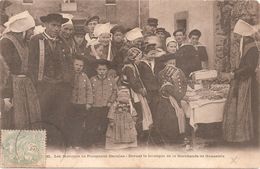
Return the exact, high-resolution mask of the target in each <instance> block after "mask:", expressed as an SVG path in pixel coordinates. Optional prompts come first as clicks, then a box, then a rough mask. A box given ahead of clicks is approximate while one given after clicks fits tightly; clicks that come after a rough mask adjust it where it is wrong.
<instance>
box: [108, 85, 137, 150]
mask: <svg viewBox="0 0 260 169" xmlns="http://www.w3.org/2000/svg"><path fill="white" fill-rule="evenodd" d="M136 116H137V113H136V111H135V109H134V107H133V105H132V102H131V94H130V90H129V89H128V88H127V87H126V86H120V87H119V89H118V96H117V100H116V101H115V102H114V103H113V104H112V106H111V107H110V110H109V113H108V116H107V117H108V119H109V125H108V128H107V133H106V149H124V148H131V147H137V132H136V129H135V123H136Z"/></svg>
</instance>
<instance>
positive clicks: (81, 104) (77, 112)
mask: <svg viewBox="0 0 260 169" xmlns="http://www.w3.org/2000/svg"><path fill="white" fill-rule="evenodd" d="M73 66H74V75H75V76H74V83H73V89H72V98H71V103H72V106H71V107H72V111H70V112H69V113H68V114H67V118H66V119H67V123H66V124H68V126H67V127H68V128H67V131H68V133H69V134H68V137H69V144H70V146H72V147H76V148H77V147H80V146H81V145H82V138H81V136H82V131H83V125H84V116H85V114H86V112H87V110H88V109H89V108H90V107H91V105H92V104H93V94H92V87H91V83H90V80H89V78H88V76H87V75H86V74H85V73H84V72H83V68H84V58H82V57H80V56H76V57H75V59H74V63H73Z"/></svg>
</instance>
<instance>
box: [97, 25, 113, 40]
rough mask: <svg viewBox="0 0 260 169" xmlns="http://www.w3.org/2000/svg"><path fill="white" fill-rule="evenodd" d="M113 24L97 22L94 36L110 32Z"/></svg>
mask: <svg viewBox="0 0 260 169" xmlns="http://www.w3.org/2000/svg"><path fill="white" fill-rule="evenodd" d="M112 27H113V26H112V25H111V24H110V23H109V22H108V23H105V24H97V25H96V26H95V29H94V32H93V33H94V36H95V37H99V36H100V35H101V34H102V33H109V34H110V30H111V29H112Z"/></svg>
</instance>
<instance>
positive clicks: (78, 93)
mask: <svg viewBox="0 0 260 169" xmlns="http://www.w3.org/2000/svg"><path fill="white" fill-rule="evenodd" d="M40 20H41V22H42V25H43V26H36V25H35V21H34V18H33V17H32V16H31V15H30V14H29V13H28V12H27V11H25V12H22V13H19V14H17V15H15V16H12V17H11V18H9V20H8V22H6V23H5V24H4V25H5V27H6V29H5V31H4V32H3V34H2V37H1V41H0V47H1V57H3V58H1V62H3V63H1V64H5V63H6V65H7V66H6V65H5V68H4V67H2V66H1V69H3V70H4V69H5V70H6V71H5V72H6V73H5V74H6V75H7V74H8V72H7V69H8V71H9V75H8V76H6V78H2V79H1V83H2V84H4V85H3V87H2V86H1V87H2V88H1V98H2V100H3V104H2V106H1V113H2V114H1V126H2V129H45V130H46V131H47V144H48V145H53V146H61V145H63V144H66V146H69V147H73V148H78V147H92V146H94V147H95V146H96V147H99V146H101V147H104V148H106V149H122V148H130V147H137V146H139V145H142V144H144V143H146V142H153V143H155V144H158V145H160V144H165V143H166V144H172V143H179V144H182V143H184V142H185V144H188V142H189V139H190V138H189V137H190V133H189V130H190V126H189V125H188V121H187V120H186V119H187V117H186V116H185V113H184V112H183V109H182V106H181V100H182V99H183V97H184V96H185V93H186V91H187V87H188V84H189V81H190V80H191V77H190V74H191V73H192V72H194V71H197V70H201V69H206V68H207V67H208V63H207V62H208V55H207V50H206V47H205V46H204V45H202V44H201V43H200V42H199V39H200V37H201V32H200V31H199V30H198V29H194V30H192V31H190V32H189V33H188V37H186V32H185V30H182V29H178V30H176V31H174V32H173V36H171V34H170V33H169V32H167V31H166V30H165V29H164V28H158V19H156V18H148V20H147V23H146V25H145V26H144V28H143V29H140V28H138V27H136V28H133V29H127V28H124V26H122V25H113V24H110V23H100V18H99V16H93V17H90V18H89V19H88V20H87V21H86V22H85V23H84V26H80V25H77V24H76V23H75V22H74V20H73V16H72V15H69V14H58V13H50V14H47V15H46V16H41V17H40ZM248 50H250V49H248ZM252 59H258V58H257V57H255V58H252ZM4 62H5V63H4ZM250 63H251V62H250ZM252 63H257V60H252ZM250 66H251V65H250ZM255 67H256V65H255ZM252 69H253V68H252ZM1 71H2V70H1ZM242 72H243V70H242ZM241 74H242V73H241ZM235 76H239V75H238V74H236V75H235ZM2 77H4V76H2ZM246 139H251V138H250V136H248V137H247V138H246ZM64 140H65V141H66V142H64ZM137 143H138V144H137Z"/></svg>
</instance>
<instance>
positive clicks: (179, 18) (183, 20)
mask: <svg viewBox="0 0 260 169" xmlns="http://www.w3.org/2000/svg"><path fill="white" fill-rule="evenodd" d="M188 17H189V13H188V11H182V12H177V13H175V15H174V29H175V30H177V29H183V30H185V31H187V30H188Z"/></svg>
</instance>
